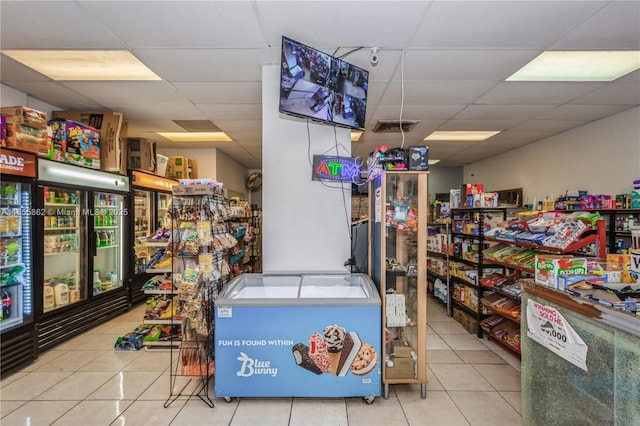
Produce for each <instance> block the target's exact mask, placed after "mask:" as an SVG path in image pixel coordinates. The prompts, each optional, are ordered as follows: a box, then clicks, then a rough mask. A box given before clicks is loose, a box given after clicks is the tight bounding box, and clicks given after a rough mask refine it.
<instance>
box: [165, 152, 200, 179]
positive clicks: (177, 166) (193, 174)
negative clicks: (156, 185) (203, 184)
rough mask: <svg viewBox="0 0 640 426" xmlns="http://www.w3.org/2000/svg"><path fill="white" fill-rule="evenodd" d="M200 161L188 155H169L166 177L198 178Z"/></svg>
mask: <svg viewBox="0 0 640 426" xmlns="http://www.w3.org/2000/svg"><path fill="white" fill-rule="evenodd" d="M197 174H198V162H197V160H192V159H190V158H187V157H169V161H168V163H167V174H166V177H168V178H170V179H196V178H197Z"/></svg>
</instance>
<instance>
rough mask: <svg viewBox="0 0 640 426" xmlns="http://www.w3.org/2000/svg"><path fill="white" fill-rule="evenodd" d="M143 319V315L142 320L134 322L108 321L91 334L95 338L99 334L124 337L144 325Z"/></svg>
mask: <svg viewBox="0 0 640 426" xmlns="http://www.w3.org/2000/svg"><path fill="white" fill-rule="evenodd" d="M143 317H144V315H141V316H140V318H138V319H137V320H134V321H108V322H106V323H104V324H102V325H99V326H98V327H96V328H94V329H93V330H91V332H90V333H91V334H92V335H94V336H95V335H98V334H109V335H113V334H116V335H118V336H124V335H125V334H127V333H130V332H132V331H133V330H135V328H136V327H138V326H139V325H140V324H142V320H143Z"/></svg>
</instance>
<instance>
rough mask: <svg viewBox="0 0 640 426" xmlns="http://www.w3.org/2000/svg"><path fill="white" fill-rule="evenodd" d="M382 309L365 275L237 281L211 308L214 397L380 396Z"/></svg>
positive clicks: (266, 277)
mask: <svg viewBox="0 0 640 426" xmlns="http://www.w3.org/2000/svg"><path fill="white" fill-rule="evenodd" d="M381 309H382V306H381V301H380V296H379V294H378V291H377V289H376V287H375V284H374V283H373V281H372V280H371V278H369V277H368V276H367V275H365V274H329V273H327V274H311V273H310V274H298V275H295V274H291V275H287V274H282V275H277V274H276V275H267V274H243V275H240V276H238V277H236V278H234V279H233V280H232V281H230V282H229V283H228V284H227V286H226V287H225V289H224V290H223V291H222V293H221V294H220V295H219V296H218V298H217V300H216V301H215V310H214V315H215V318H214V345H215V394H216V397H225V398H227V397H228V398H231V397H352V396H362V397H365V399H367V401H368V402H369V400H372V398H373V397H375V396H379V395H380V394H381V387H382V372H381V371H382V370H381V368H382V362H383V360H382V359H380V358H381V353H382V351H381V336H382V331H381V324H382V322H381V315H382V311H381Z"/></svg>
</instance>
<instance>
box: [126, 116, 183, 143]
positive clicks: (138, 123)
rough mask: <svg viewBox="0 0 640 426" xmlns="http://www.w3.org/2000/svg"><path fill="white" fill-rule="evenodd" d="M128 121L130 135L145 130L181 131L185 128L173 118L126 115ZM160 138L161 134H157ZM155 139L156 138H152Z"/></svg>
mask: <svg viewBox="0 0 640 426" xmlns="http://www.w3.org/2000/svg"><path fill="white" fill-rule="evenodd" d="M124 118H125V121H126V122H127V131H128V133H129V135H132V134H137V133H144V132H180V131H182V130H183V129H182V128H181V127H180V126H178V125H177V124H176V123H174V122H173V120H158V119H153V120H141V119H136V120H132V119H131V118H130V117H129V115H126V114H125V116H124ZM157 137H158V138H160V137H161V136H159V135H158V136H157ZM151 139H154V138H151Z"/></svg>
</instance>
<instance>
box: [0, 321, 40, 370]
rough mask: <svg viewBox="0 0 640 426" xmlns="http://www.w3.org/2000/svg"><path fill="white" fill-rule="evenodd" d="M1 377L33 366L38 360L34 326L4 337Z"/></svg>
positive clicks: (14, 331)
mask: <svg viewBox="0 0 640 426" xmlns="http://www.w3.org/2000/svg"><path fill="white" fill-rule="evenodd" d="M0 353H1V354H2V356H1V357H0V376H1V377H2V378H4V377H6V376H7V375H9V374H11V373H14V372H16V371H18V370H20V369H21V368H23V367H25V366H27V365H29V364H31V363H32V362H33V361H34V360H35V358H36V339H35V333H34V330H33V324H31V325H30V326H28V327H24V328H21V329H16V330H12V331H11V332H10V333H5V334H3V335H2V341H1V342H0Z"/></svg>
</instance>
